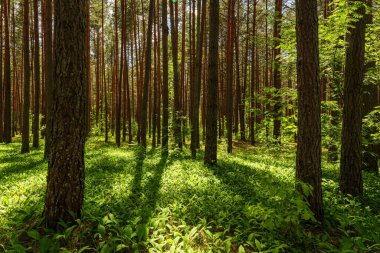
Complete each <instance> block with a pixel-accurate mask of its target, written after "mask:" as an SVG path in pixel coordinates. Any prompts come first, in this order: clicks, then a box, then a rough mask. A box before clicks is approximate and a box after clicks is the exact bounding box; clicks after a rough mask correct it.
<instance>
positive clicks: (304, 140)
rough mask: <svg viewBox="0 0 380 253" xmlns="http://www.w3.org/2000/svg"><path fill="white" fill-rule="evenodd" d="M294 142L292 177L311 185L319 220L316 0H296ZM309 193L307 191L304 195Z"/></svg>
mask: <svg viewBox="0 0 380 253" xmlns="http://www.w3.org/2000/svg"><path fill="white" fill-rule="evenodd" d="M296 13H297V14H296V19H297V80H298V82H297V83H298V110H299V113H298V142H297V162H296V178H297V179H298V180H300V181H301V182H303V183H306V184H309V185H310V186H311V187H312V190H311V193H306V192H304V191H303V187H301V186H299V190H300V191H301V193H302V194H305V195H306V196H305V197H306V198H307V200H308V202H309V204H310V208H311V210H312V211H313V212H314V215H315V218H316V219H318V220H323V202H322V170H321V153H322V150H321V101H320V82H319V81H320V78H319V50H318V12H317V1H316V0H297V1H296ZM308 194H309V195H308Z"/></svg>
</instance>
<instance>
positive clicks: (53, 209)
mask: <svg viewBox="0 0 380 253" xmlns="http://www.w3.org/2000/svg"><path fill="white" fill-rule="evenodd" d="M85 1H86V0H65V1H55V3H54V10H55V15H54V16H55V20H54V66H56V67H55V68H54V73H53V77H54V89H53V90H52V94H53V99H52V101H53V103H52V108H54V114H52V115H51V116H52V118H51V121H52V128H51V153H50V155H49V156H50V159H49V166H48V168H49V169H48V177H47V193H46V199H45V211H44V215H45V218H46V224H47V226H48V227H50V228H57V226H58V222H59V221H60V220H62V221H64V222H66V223H68V222H72V221H73V220H74V219H75V218H76V217H80V214H81V209H82V205H83V197H84V145H85V138H86V124H85V123H86V92H85V91H86V85H87V81H86V78H87V70H86V52H85V33H86V26H85V24H86V22H85V18H86V15H85Z"/></svg>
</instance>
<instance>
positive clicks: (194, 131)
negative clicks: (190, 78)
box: [190, 0, 206, 158]
mask: <svg viewBox="0 0 380 253" xmlns="http://www.w3.org/2000/svg"><path fill="white" fill-rule="evenodd" d="M201 8H202V10H201V11H200V10H198V11H200V12H201V13H202V14H201V16H202V17H201V23H198V27H197V52H196V59H195V82H194V97H193V98H192V100H193V103H194V106H193V107H192V110H190V111H191V112H192V115H191V153H192V156H193V158H195V157H196V152H197V151H196V150H197V148H199V104H200V96H201V85H202V62H203V61H202V55H203V37H204V30H205V22H206V0H202V7H201ZM198 21H199V20H198Z"/></svg>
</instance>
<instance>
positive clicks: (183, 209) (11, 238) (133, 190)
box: [0, 138, 380, 252]
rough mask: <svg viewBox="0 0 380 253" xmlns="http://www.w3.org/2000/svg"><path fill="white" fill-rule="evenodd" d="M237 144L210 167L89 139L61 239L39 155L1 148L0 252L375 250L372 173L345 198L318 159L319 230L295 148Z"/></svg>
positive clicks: (376, 206)
mask: <svg viewBox="0 0 380 253" xmlns="http://www.w3.org/2000/svg"><path fill="white" fill-rule="evenodd" d="M235 144H236V145H235V149H234V153H233V154H231V155H229V154H227V153H226V152H225V151H224V150H226V147H225V146H224V144H222V143H221V144H220V146H219V148H220V150H223V151H220V152H219V154H218V155H219V160H218V165H217V166H215V167H211V168H208V167H206V166H204V165H203V153H200V154H199V155H198V157H197V159H195V160H193V159H191V155H190V152H189V151H188V149H187V148H185V149H184V151H183V152H180V151H178V150H170V155H169V156H168V157H167V158H162V157H161V150H160V149H149V150H148V151H147V154H146V155H145V156H144V155H143V154H144V153H143V152H142V150H141V148H139V147H138V146H137V145H127V144H123V145H122V147H121V148H117V147H116V146H115V145H114V144H106V143H104V142H103V141H102V140H100V139H97V138H91V139H90V140H89V141H88V143H87V147H86V155H85V159H86V180H85V184H86V188H85V204H84V209H83V217H82V219H80V220H79V219H78V220H77V223H76V224H74V225H70V226H67V227H66V229H64V230H62V231H61V232H59V233H57V232H53V231H50V230H46V229H43V220H42V211H43V202H44V194H45V188H46V174H47V164H46V162H45V161H44V160H43V149H42V148H40V149H32V150H31V153H30V154H23V155H21V154H20V148H21V144H20V142H18V141H16V143H13V144H10V145H4V144H0V192H1V194H0V252H1V251H9V252H380V180H379V177H378V176H375V175H372V174H368V173H364V191H365V194H364V196H363V197H361V198H350V197H347V198H346V197H343V196H342V195H341V194H340V193H339V189H338V165H337V164H333V163H328V162H327V161H326V159H324V161H323V190H324V192H323V193H324V204H325V217H326V219H325V222H324V223H323V224H318V223H317V222H316V221H315V220H313V216H312V214H311V212H310V210H309V209H308V207H307V205H306V204H305V202H304V201H303V199H302V197H301V196H300V195H299V194H298V193H297V192H296V191H295V187H294V185H295V181H294V175H295V169H294V168H295V148H294V146H284V147H278V146H277V147H266V146H265V147H264V146H258V147H250V146H248V145H245V144H243V143H240V142H239V143H235ZM62 225H63V226H65V224H62Z"/></svg>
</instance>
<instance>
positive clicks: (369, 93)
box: [362, 0, 379, 173]
mask: <svg viewBox="0 0 380 253" xmlns="http://www.w3.org/2000/svg"><path fill="white" fill-rule="evenodd" d="M367 4H368V6H369V7H371V8H372V0H367ZM365 17H366V23H367V25H372V24H373V14H372V10H371V12H370V13H368V14H367V15H366V16H365ZM375 67H376V62H375V61H370V62H368V63H367V64H366V69H365V71H367V70H371V69H373V68H375ZM378 99H379V97H378V87H377V85H376V83H372V82H369V83H366V84H365V85H364V87H363V115H362V116H363V117H365V116H366V115H368V114H369V113H370V112H372V110H374V108H375V107H376V106H378V105H379V100H378ZM365 134H366V138H368V139H370V138H371V134H376V127H375V128H374V129H373V128H369V129H367V131H366V132H365ZM363 150H364V152H363V169H364V170H366V171H369V172H374V173H379V165H378V162H377V160H378V154H377V149H376V144H374V143H370V144H368V145H367V146H363Z"/></svg>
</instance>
